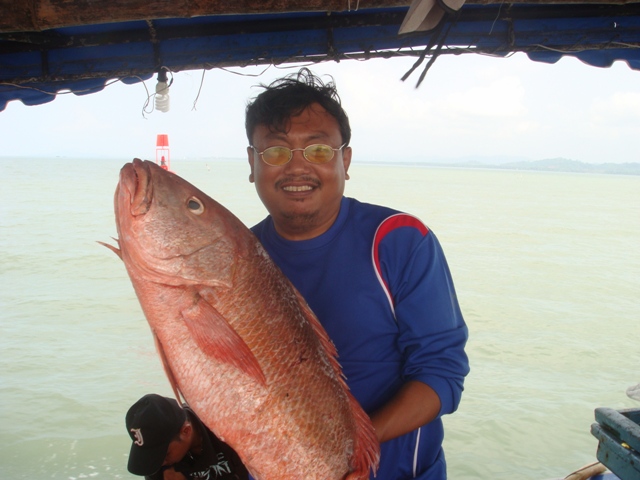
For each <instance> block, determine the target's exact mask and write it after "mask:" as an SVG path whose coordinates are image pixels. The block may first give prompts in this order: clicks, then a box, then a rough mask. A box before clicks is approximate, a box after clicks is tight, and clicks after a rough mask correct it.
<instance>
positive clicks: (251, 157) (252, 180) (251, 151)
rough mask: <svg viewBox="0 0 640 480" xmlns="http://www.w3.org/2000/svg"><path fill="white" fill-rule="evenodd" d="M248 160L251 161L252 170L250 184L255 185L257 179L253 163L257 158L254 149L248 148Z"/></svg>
mask: <svg viewBox="0 0 640 480" xmlns="http://www.w3.org/2000/svg"><path fill="white" fill-rule="evenodd" d="M247 159H248V160H249V168H251V173H250V174H249V182H250V183H253V182H254V181H255V178H254V176H253V161H254V159H255V156H254V155H253V148H251V147H247Z"/></svg>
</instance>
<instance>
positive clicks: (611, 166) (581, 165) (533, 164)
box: [372, 157, 640, 175]
mask: <svg viewBox="0 0 640 480" xmlns="http://www.w3.org/2000/svg"><path fill="white" fill-rule="evenodd" d="M372 163H373V162H372ZM401 163H402V164H406V165H416V163H417V164H420V165H425V166H434V167H449V168H451V167H457V168H492V169H503V170H530V171H539V172H571V173H600V174H612V175H640V163H639V162H632V163H585V162H579V161H577V160H569V159H567V158H549V159H546V160H528V159H509V158H507V157H502V158H498V157H496V158H493V159H492V158H490V157H489V158H480V157H465V158H458V159H434V160H429V161H424V160H422V161H414V162H410V161H405V162H401ZM394 164H397V163H395V162H394Z"/></svg>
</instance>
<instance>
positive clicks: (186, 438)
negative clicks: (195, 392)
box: [125, 393, 249, 480]
mask: <svg viewBox="0 0 640 480" xmlns="http://www.w3.org/2000/svg"><path fill="white" fill-rule="evenodd" d="M125 420H126V426H127V431H128V432H129V436H130V437H131V440H133V443H132V445H131V453H130V454H129V462H128V465H127V469H128V470H129V472H131V473H133V474H134V475H140V476H144V477H145V478H146V479H147V480H169V479H171V480H182V479H190V480H191V479H193V480H196V479H205V478H206V479H210V480H214V479H218V480H246V479H248V478H249V476H248V473H247V469H246V468H245V467H244V465H243V464H242V462H241V461H240V458H239V457H238V454H237V453H236V452H235V451H234V450H233V449H232V448H231V447H230V446H229V445H227V444H226V443H224V442H222V441H221V440H220V439H219V438H218V437H216V436H215V435H214V434H213V432H212V431H211V430H209V429H208V428H207V427H206V426H205V425H204V424H203V423H202V422H201V421H200V419H199V418H198V417H197V415H196V414H195V413H193V411H192V410H191V409H190V408H189V407H188V406H186V405H185V406H184V408H182V407H180V405H178V402H177V401H175V400H174V399H173V398H167V397H162V396H160V395H156V394H154V393H151V394H148V395H145V396H144V397H142V398H141V399H140V400H138V401H137V402H136V403H134V404H133V405H132V406H131V408H130V409H129V411H128V412H127V415H126V419H125Z"/></svg>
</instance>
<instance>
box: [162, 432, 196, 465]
mask: <svg viewBox="0 0 640 480" xmlns="http://www.w3.org/2000/svg"><path fill="white" fill-rule="evenodd" d="M189 448H190V443H189V441H188V440H187V438H185V437H183V435H182V434H181V435H180V438H179V439H178V440H172V441H171V443H170V444H169V448H168V449H167V455H166V456H165V457H164V462H163V463H162V466H163V467H168V466H170V465H175V464H176V463H178V462H179V461H180V460H182V459H183V458H184V456H185V455H186V454H187V452H188V451H189Z"/></svg>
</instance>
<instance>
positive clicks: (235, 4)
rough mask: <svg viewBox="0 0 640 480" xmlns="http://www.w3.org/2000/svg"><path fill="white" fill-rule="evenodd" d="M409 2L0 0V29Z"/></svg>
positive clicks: (612, 1)
mask: <svg viewBox="0 0 640 480" xmlns="http://www.w3.org/2000/svg"><path fill="white" fill-rule="evenodd" d="M466 3H467V4H478V5H489V4H504V5H505V6H507V5H509V4H514V5H515V4H520V3H529V4H535V5H556V4H572V5H579V4H592V5H593V4H608V5H624V4H629V3H640V0H606V1H605V0H510V1H509V0H467V2H466ZM410 4H411V0H0V12H1V13H2V14H1V15H0V32H38V31H43V30H48V29H51V28H60V27H69V26H78V25H91V24H100V23H113V22H125V21H133V20H153V19H162V18H191V17H198V16H204V15H238V14H264V13H284V12H314V11H332V12H344V11H349V10H356V9H367V8H385V7H408V6H409V5H410Z"/></svg>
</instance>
